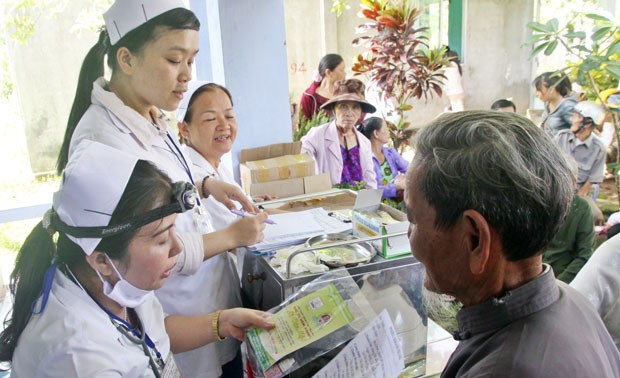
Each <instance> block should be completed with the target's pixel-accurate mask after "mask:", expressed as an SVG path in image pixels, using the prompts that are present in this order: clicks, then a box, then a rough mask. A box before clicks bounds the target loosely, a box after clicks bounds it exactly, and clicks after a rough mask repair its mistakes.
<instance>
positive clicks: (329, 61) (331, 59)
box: [318, 54, 344, 77]
mask: <svg viewBox="0 0 620 378" xmlns="http://www.w3.org/2000/svg"><path fill="white" fill-rule="evenodd" d="M342 62H344V59H342V57H341V56H340V55H338V54H327V55H325V56H324V57H322V58H321V61H320V62H319V68H318V70H319V75H321V77H325V71H327V70H328V69H329V70H330V71H333V70H335V69H336V67H338V66H339V65H340V63H342Z"/></svg>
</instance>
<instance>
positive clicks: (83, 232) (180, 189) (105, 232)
mask: <svg viewBox="0 0 620 378" xmlns="http://www.w3.org/2000/svg"><path fill="white" fill-rule="evenodd" d="M195 205H196V189H195V188H194V185H192V184H190V183H189V182H183V181H179V182H175V183H173V184H172V199H171V202H170V203H169V204H167V205H164V206H161V207H158V208H156V209H153V210H150V211H148V212H147V213H145V214H143V215H140V216H137V217H133V218H130V219H128V220H126V221H123V222H121V223H117V224H111V225H107V226H97V227H77V226H69V225H68V224H66V223H65V222H63V221H62V220H61V219H60V217H59V216H58V214H57V213H56V212H55V211H53V209H52V214H51V226H52V228H53V229H54V230H56V231H59V232H63V233H65V234H67V235H71V236H73V237H76V238H105V237H109V236H113V235H117V234H120V233H123V232H127V231H132V230H136V229H138V228H140V227H142V226H144V225H146V224H149V223H151V222H154V221H156V220H158V219H162V218H165V217H167V216H168V215H171V214H175V213H184V212H186V211H187V210H190V209H192V208H194V206H195Z"/></svg>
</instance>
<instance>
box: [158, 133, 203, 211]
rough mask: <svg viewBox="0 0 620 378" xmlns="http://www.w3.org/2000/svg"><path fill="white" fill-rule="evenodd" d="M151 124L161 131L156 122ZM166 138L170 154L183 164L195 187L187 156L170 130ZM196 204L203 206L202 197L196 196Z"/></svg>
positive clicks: (165, 141)
mask: <svg viewBox="0 0 620 378" xmlns="http://www.w3.org/2000/svg"><path fill="white" fill-rule="evenodd" d="M151 124H152V125H153V126H154V127H155V128H156V129H157V130H161V129H160V127H159V126H157V125H156V124H155V123H154V122H152V123H151ZM166 137H167V138H168V140H166V139H164V143H166V146H168V149H169V150H170V152H172V154H173V155H174V157H176V158H177V161H178V162H179V164H181V167H183V170H185V173H187V177H189V182H190V183H192V185H195V182H194V178H193V177H192V171H191V169H190V168H189V164H188V163H187V160H185V156H183V153H182V152H181V149H180V148H179V146H178V145H177V144H176V143H175V142H174V139H172V137H171V136H170V133H169V132H168V130H166ZM168 141H170V143H172V146H171V145H170V143H168ZM173 146H174V148H173ZM196 203H197V204H198V206H200V205H201V204H200V196H198V195H197V196H196Z"/></svg>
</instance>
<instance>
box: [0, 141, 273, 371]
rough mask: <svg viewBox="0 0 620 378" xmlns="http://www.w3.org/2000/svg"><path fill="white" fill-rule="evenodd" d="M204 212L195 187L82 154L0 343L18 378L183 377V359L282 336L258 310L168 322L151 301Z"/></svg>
mask: <svg viewBox="0 0 620 378" xmlns="http://www.w3.org/2000/svg"><path fill="white" fill-rule="evenodd" d="M93 188H97V190H93ZM195 200H196V198H195V191H194V189H193V186H192V185H191V184H190V183H187V182H175V183H172V182H171V181H170V179H169V178H168V177H167V176H166V175H165V174H164V173H162V172H161V171H160V170H158V169H157V168H155V166H154V165H153V164H151V163H149V162H147V161H144V160H138V159H137V158H135V157H134V156H132V155H130V154H127V153H124V152H122V151H118V150H115V149H113V148H111V147H108V146H106V145H103V144H100V143H96V142H89V141H86V142H84V143H83V144H82V145H81V146H80V147H79V148H78V149H77V150H76V151H75V153H74V155H73V156H72V158H71V160H70V162H69V164H68V165H67V167H66V169H65V172H64V176H63V181H62V184H61V187H60V189H59V190H58V191H57V192H56V193H55V194H54V199H53V207H52V209H51V210H50V211H48V213H46V216H45V217H44V219H43V221H42V222H41V223H39V224H38V225H37V226H36V227H35V228H34V229H33V231H32V233H31V234H30V235H29V236H28V238H27V239H26V241H25V242H24V244H23V246H22V248H21V249H20V251H19V254H18V256H17V264H16V266H15V270H14V271H13V273H12V275H11V290H12V294H13V295H14V298H15V301H14V307H13V311H12V314H11V317H10V319H9V321H8V323H7V324H6V325H7V327H6V329H5V330H4V332H2V334H1V335H0V360H1V361H12V366H13V369H12V373H11V376H12V377H102V376H106V377H177V376H180V372H179V371H178V368H177V366H176V364H175V360H174V357H173V353H176V352H180V351H185V350H189V349H193V348H196V347H199V346H202V345H204V344H207V343H210V342H212V341H216V340H221V339H223V338H226V337H228V336H233V337H237V338H242V337H243V329H244V328H246V327H248V326H250V325H257V326H260V327H265V328H272V324H270V323H269V322H268V321H267V320H266V319H265V313H262V312H259V311H254V310H248V309H231V310H224V311H218V312H215V313H213V314H209V315H199V316H194V317H188V316H174V315H170V316H168V315H166V314H164V312H163V311H162V308H161V305H160V304H159V301H158V300H157V298H156V297H155V296H154V295H153V290H156V289H158V288H160V287H161V286H162V285H163V283H164V281H165V280H166V279H167V277H168V276H170V274H171V272H172V270H173V269H174V267H175V265H176V263H177V256H178V255H179V253H180V251H181V249H182V245H181V243H180V241H179V239H178V238H177V236H176V231H175V227H174V224H175V221H176V218H177V216H178V214H179V213H183V212H185V211H187V210H190V209H192V207H193V205H194V202H195ZM55 233H58V239H57V240H58V241H57V242H56V243H55V242H54V240H53V235H54V234H55Z"/></svg>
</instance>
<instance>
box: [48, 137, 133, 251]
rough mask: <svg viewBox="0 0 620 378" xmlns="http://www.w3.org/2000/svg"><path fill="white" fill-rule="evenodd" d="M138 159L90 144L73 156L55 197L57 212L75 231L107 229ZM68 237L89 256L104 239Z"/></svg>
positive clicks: (88, 142)
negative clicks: (105, 227) (102, 227)
mask: <svg viewBox="0 0 620 378" xmlns="http://www.w3.org/2000/svg"><path fill="white" fill-rule="evenodd" d="M137 161H138V159H137V158H136V157H134V156H132V155H129V154H128V153H126V152H123V151H120V150H117V149H115V148H112V147H109V146H106V145H104V144H101V143H98V142H93V141H89V140H85V141H82V142H81V143H80V145H79V146H78V148H77V149H76V150H75V152H74V153H73V154H72V155H71V159H69V163H68V164H67V167H66V168H65V170H64V173H63V177H62V183H61V184H60V188H59V189H58V191H57V192H56V193H54V200H53V208H54V211H55V212H56V214H57V215H58V217H59V218H60V220H61V221H63V222H64V223H65V224H67V225H69V226H73V227H96V226H107V225H109V223H110V218H111V216H112V213H113V212H114V209H116V205H118V202H119V201H120V199H121V196H122V195H123V192H124V191H125V187H126V186H127V182H128V181H129V178H130V177H131V174H132V172H133V170H134V167H135V165H136V162H137ZM67 236H68V237H69V238H70V239H71V240H72V241H73V242H75V243H76V244H78V245H79V246H80V247H82V249H83V250H84V252H85V253H86V254H87V255H90V254H91V253H93V251H94V250H95V247H97V245H98V244H99V242H100V241H101V238H84V237H80V238H76V237H74V236H71V235H68V234H67Z"/></svg>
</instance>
